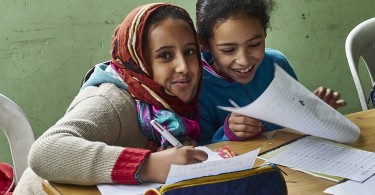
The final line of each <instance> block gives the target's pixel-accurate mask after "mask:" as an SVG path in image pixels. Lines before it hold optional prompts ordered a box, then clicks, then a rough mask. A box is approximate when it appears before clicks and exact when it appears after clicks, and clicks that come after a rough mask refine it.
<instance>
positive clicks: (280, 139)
mask: <svg viewBox="0 0 375 195" xmlns="http://www.w3.org/2000/svg"><path fill="white" fill-rule="evenodd" d="M346 117H347V118H348V119H349V120H351V121H353V122H354V123H355V124H356V125H358V126H359V127H360V129H361V135H360V137H359V139H358V140H357V142H356V143H354V144H351V145H352V146H354V147H357V148H361V149H364V150H367V151H371V152H375V109H372V110H368V111H363V112H357V113H353V114H349V115H346ZM299 136H300V135H298V134H295V133H293V132H292V131H291V130H289V129H283V130H279V131H274V132H269V133H267V134H265V135H262V136H259V137H257V138H256V139H252V140H250V141H244V142H221V143H216V144H211V145H208V147H209V148H211V149H212V150H215V149H218V148H221V147H223V146H229V147H230V148H231V149H232V150H233V151H234V152H235V153H236V154H237V155H239V154H242V153H245V152H248V151H250V150H254V149H256V148H261V152H264V151H267V150H269V149H272V148H275V147H277V146H279V145H281V144H283V143H285V142H287V141H290V140H293V139H295V138H297V137H299ZM262 162H263V161H262V160H260V159H257V160H256V163H255V165H256V166H258V165H260V164H261V163H262ZM281 169H282V170H283V171H285V172H286V173H287V176H285V180H286V182H287V186H288V193H289V194H291V195H294V194H303V193H305V194H324V193H323V191H324V190H325V189H326V188H328V187H330V186H333V185H335V184H336V183H335V182H332V181H328V180H326V179H322V178H318V177H314V176H311V175H308V174H306V173H302V172H299V171H294V170H291V169H289V168H286V167H281ZM43 189H44V190H45V191H46V192H47V193H48V194H64V195H65V194H82V195H85V194H87V195H89V194H90V195H96V194H100V192H99V190H98V189H97V187H96V186H76V185H65V184H55V183H49V182H48V181H45V180H44V181H43Z"/></svg>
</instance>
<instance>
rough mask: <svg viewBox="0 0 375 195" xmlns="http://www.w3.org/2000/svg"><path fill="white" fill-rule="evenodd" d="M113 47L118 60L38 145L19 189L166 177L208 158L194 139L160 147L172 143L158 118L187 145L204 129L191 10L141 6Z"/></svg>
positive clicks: (100, 70) (99, 71) (100, 71)
mask: <svg viewBox="0 0 375 195" xmlns="http://www.w3.org/2000/svg"><path fill="white" fill-rule="evenodd" d="M111 54H112V60H111V63H110V66H105V65H103V64H99V65H98V66H96V68H95V71H94V73H93V75H92V76H91V77H90V79H89V80H88V81H87V82H86V83H85V84H84V85H83V86H82V89H81V91H80V93H79V94H78V95H77V97H76V98H75V99H74V101H73V102H72V104H71V105H70V107H69V108H68V110H67V112H66V114H65V115H64V117H63V118H61V119H60V120H59V121H58V122H57V123H56V124H55V125H54V126H52V127H51V128H50V129H48V130H47V131H46V132H45V133H44V134H43V135H42V136H41V137H39V138H38V139H37V140H36V142H35V143H34V144H33V146H32V148H31V150H30V154H29V164H30V167H31V169H27V170H26V171H25V173H24V174H23V177H22V178H21V181H20V182H19V183H18V185H17V189H16V191H15V192H16V193H17V194H33V193H35V194H41V193H43V192H42V189H41V186H42V185H41V178H44V179H46V180H48V181H52V182H58V183H70V184H78V185H96V184H100V183H122V184H139V183H141V182H148V181H149V182H160V183H163V182H165V180H166V178H167V174H168V172H169V169H170V165H171V164H191V163H197V162H201V161H203V160H206V159H207V154H206V153H205V152H203V151H201V150H196V149H194V148H193V147H192V146H184V147H181V148H176V147H175V148H171V149H167V150H162V151H159V152H154V153H152V152H153V151H155V147H152V146H154V145H156V146H161V149H165V148H167V147H169V146H170V144H169V143H168V141H166V140H165V139H164V138H163V137H161V136H160V134H158V133H157V132H156V131H155V130H154V129H152V127H151V126H150V124H149V121H150V120H151V119H155V120H156V121H158V122H159V123H160V124H161V125H163V126H164V127H166V129H168V130H169V131H170V132H171V134H173V135H174V136H175V137H176V138H177V139H178V140H179V141H180V142H183V143H184V144H185V145H191V144H192V145H194V142H193V143H191V142H190V141H192V140H195V139H196V138H197V137H198V135H199V127H198V119H199V115H198V110H197V96H198V92H199V90H200V82H201V72H202V67H201V62H200V52H199V47H198V41H197V37H196V33H195V30H194V27H193V23H192V20H191V18H190V17H189V15H188V14H187V12H186V11H185V10H183V9H182V8H179V7H176V6H174V5H170V4H164V3H155V4H148V5H144V6H141V7H139V8H137V9H135V10H133V11H132V12H131V13H130V14H129V15H128V16H127V17H126V18H125V20H124V21H123V22H122V23H121V24H120V25H119V26H118V27H117V28H116V30H115V33H114V35H113V41H112V49H111ZM134 99H135V102H134ZM150 140H152V142H150ZM149 143H156V144H149ZM150 149H151V150H150ZM37 175H38V176H37Z"/></svg>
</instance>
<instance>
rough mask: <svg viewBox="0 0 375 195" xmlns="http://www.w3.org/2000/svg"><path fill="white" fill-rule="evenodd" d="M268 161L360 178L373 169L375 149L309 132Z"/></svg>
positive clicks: (374, 165) (307, 169) (368, 175)
mask: <svg viewBox="0 0 375 195" xmlns="http://www.w3.org/2000/svg"><path fill="white" fill-rule="evenodd" d="M267 162H271V163H275V164H279V165H283V166H287V167H291V168H294V169H302V170H306V171H311V172H317V173H323V174H327V175H334V176H339V177H343V178H347V179H351V180H355V181H359V182H363V181H365V180H366V179H368V178H369V177H371V176H372V175H373V174H374V173H375V153H373V152H367V151H364V150H358V149H353V148H348V147H342V146H340V145H337V144H336V143H335V142H332V141H330V140H324V139H316V137H315V138H314V137H312V136H308V137H305V138H302V139H299V140H297V141H295V142H293V143H291V144H289V147H287V148H286V149H285V150H284V151H282V152H281V153H279V154H277V155H276V156H274V157H272V158H270V159H268V160H267Z"/></svg>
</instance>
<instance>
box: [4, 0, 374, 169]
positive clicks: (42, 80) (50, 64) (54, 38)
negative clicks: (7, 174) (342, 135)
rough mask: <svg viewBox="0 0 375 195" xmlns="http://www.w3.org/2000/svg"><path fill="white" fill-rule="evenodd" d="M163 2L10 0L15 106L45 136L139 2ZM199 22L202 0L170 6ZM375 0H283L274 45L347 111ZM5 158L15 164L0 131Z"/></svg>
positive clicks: (8, 48)
mask: <svg viewBox="0 0 375 195" xmlns="http://www.w3.org/2000/svg"><path fill="white" fill-rule="evenodd" d="M148 2H159V1H148V0H140V1H130V0H125V1H124V0H122V1H120V0H106V1H99V0H65V1H61V0H60V1H59V0H2V1H1V2H0V93H2V94H4V95H6V96H7V97H9V98H10V99H12V100H13V101H15V102H16V103H17V104H18V105H19V106H20V107H21V108H22V109H23V111H24V112H25V113H26V115H27V116H28V117H29V120H30V122H31V124H32V127H33V129H34V132H35V136H36V137H39V136H40V135H41V134H42V133H43V132H44V131H45V130H46V129H47V128H49V127H50V126H51V125H53V124H54V123H55V122H56V121H57V120H58V119H59V118H60V117H61V116H62V115H63V114H64V112H65V110H66V108H67V107H68V105H69V103H70V102H71V100H72V99H73V98H74V96H75V95H76V94H77V92H78V90H79V87H80V82H81V79H82V76H83V75H84V74H85V73H86V71H87V69H89V68H90V67H91V66H92V65H94V64H96V63H98V62H102V61H105V60H108V59H109V49H110V44H111V36H112V32H113V30H114V28H115V27H116V25H117V24H119V23H120V22H121V21H122V20H123V18H124V17H125V16H126V14H127V13H128V12H129V11H130V10H132V9H133V8H135V7H136V6H138V5H141V4H144V3H148ZM165 2H170V3H174V4H178V5H180V6H182V7H184V8H186V9H187V10H188V11H189V13H191V15H192V16H193V17H194V15H195V1H192V0H175V1H165ZM374 10H375V2H374V1H373V0H356V1H352V0H283V1H282V0H279V1H278V7H277V9H276V10H275V12H274V15H273V19H272V26H273V28H272V29H271V30H270V31H269V32H268V38H267V46H268V47H273V48H276V49H279V50H280V51H282V52H283V53H284V54H285V55H286V56H287V57H288V59H289V60H290V62H291V63H292V64H293V66H294V67H295V70H296V72H297V75H298V77H299V80H300V82H301V83H302V84H304V85H305V86H306V87H308V88H309V89H311V90H313V89H315V88H316V87H318V86H320V85H324V86H328V87H331V88H333V89H336V90H338V91H340V92H342V95H343V98H344V99H346V100H347V101H348V106H347V108H344V109H341V110H340V112H342V113H343V114H347V113H351V112H355V111H359V110H360V105H359V101H358V100H357V94H356V91H355V88H354V83H353V81H352V78H351V75H350V72H349V68H348V65H347V62H346V57H345V51H344V43H345V38H346V36H347V34H348V33H349V32H350V30H351V29H352V28H353V27H354V26H355V25H356V24H358V23H360V22H361V21H363V20H365V19H367V18H371V17H374V16H375V14H374ZM0 161H5V162H11V160H10V155H9V148H8V145H7V141H6V138H5V137H4V135H3V134H2V132H0Z"/></svg>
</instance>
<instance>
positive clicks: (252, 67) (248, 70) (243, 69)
mask: <svg viewBox="0 0 375 195" xmlns="http://www.w3.org/2000/svg"><path fill="white" fill-rule="evenodd" d="M254 67H255V65H252V66H250V67H247V68H237V69H234V68H233V69H232V70H233V71H235V72H237V73H240V74H247V73H249V72H251V71H252V70H253V69H254Z"/></svg>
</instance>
